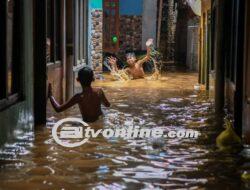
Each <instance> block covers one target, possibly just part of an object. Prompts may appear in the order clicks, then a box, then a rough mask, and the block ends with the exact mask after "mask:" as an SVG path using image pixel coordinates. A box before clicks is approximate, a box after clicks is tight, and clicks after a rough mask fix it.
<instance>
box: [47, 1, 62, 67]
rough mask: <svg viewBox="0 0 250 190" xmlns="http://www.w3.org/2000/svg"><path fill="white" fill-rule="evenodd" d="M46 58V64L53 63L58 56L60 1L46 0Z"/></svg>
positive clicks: (59, 56) (57, 59) (58, 58)
mask: <svg viewBox="0 0 250 190" xmlns="http://www.w3.org/2000/svg"><path fill="white" fill-rule="evenodd" d="M46 25H47V26H46V27H47V31H46V33H47V34H46V38H47V39H46V54H47V55H46V57H47V63H51V62H53V63H55V62H56V61H59V60H60V58H61V55H60V43H61V40H60V26H61V23H60V0H47V16H46Z"/></svg>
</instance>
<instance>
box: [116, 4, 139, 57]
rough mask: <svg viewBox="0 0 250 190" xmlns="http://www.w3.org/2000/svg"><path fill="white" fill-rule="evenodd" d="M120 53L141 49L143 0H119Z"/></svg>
mask: <svg viewBox="0 0 250 190" xmlns="http://www.w3.org/2000/svg"><path fill="white" fill-rule="evenodd" d="M119 6H120V28H119V29H120V31H119V32H120V51H119V52H120V53H121V54H123V53H125V51H126V50H132V51H136V50H141V47H142V13H143V0H137V1H134V0H120V2H119Z"/></svg>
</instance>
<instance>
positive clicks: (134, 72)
mask: <svg viewBox="0 0 250 190" xmlns="http://www.w3.org/2000/svg"><path fill="white" fill-rule="evenodd" d="M151 44H153V40H152V39H149V40H148V41H147V43H146V46H147V55H146V57H144V58H143V59H141V60H136V57H135V54H134V53H128V54H127V55H126V58H127V63H128V68H126V69H125V72H126V73H127V74H128V75H130V76H131V77H132V79H140V78H144V75H145V73H144V70H143V63H145V62H147V61H149V60H150V50H151V49H150V45H151ZM108 61H109V63H110V65H111V68H112V70H113V71H114V72H118V67H117V59H116V58H114V57H109V59H108Z"/></svg>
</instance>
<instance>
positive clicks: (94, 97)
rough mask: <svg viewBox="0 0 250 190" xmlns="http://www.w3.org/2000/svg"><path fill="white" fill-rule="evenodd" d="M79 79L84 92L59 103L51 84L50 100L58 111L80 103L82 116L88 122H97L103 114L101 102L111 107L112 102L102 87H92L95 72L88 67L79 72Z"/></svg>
mask: <svg viewBox="0 0 250 190" xmlns="http://www.w3.org/2000/svg"><path fill="white" fill-rule="evenodd" d="M77 81H78V82H79V83H80V84H81V86H82V92H81V93H79V94H76V95H74V96H73V97H72V98H71V99H70V100H69V101H68V102H66V103H65V104H63V105H59V104H58V103H57V101H56V100H55V98H54V97H53V95H52V87H51V84H49V89H48V92H49V93H48V96H49V99H50V102H51V104H52V106H53V108H54V109H55V111H56V112H62V111H65V110H67V109H68V108H70V107H72V106H74V105H75V104H78V106H79V108H80V111H81V114H82V118H83V120H84V121H86V122H95V121H96V120H98V118H99V116H100V115H102V110H101V104H103V105H104V106H106V107H110V103H109V101H108V100H107V98H106V97H105V95H104V92H103V90H102V89H101V88H92V87H91V83H92V82H93V81H94V73H93V71H92V70H91V69H90V68H88V67H84V68H83V69H81V70H80V71H79V72H78V78H77Z"/></svg>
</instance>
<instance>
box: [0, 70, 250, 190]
mask: <svg viewBox="0 0 250 190" xmlns="http://www.w3.org/2000/svg"><path fill="white" fill-rule="evenodd" d="M195 81H196V75H194V74H169V75H168V76H167V77H165V78H163V79H162V81H145V80H138V81H130V82H128V83H121V82H97V83H96V84H95V85H97V86H103V87H104V89H105V92H106V94H107V96H108V97H109V100H110V101H111V103H112V107H111V108H110V109H106V108H104V113H105V116H104V117H103V118H102V119H101V120H100V121H98V122H96V123H95V124H94V125H95V127H104V128H105V127H113V128H115V127H118V126H124V127H126V126H130V125H133V124H134V125H139V126H143V127H150V128H151V127H152V128H156V127H161V128H164V129H167V130H170V129H176V130H178V129H195V130H198V131H200V132H201V134H202V135H201V136H200V138H199V139H196V140H195V139H182V140H179V139H160V140H154V139H137V140H121V139H104V138H101V137H99V138H97V139H92V140H91V141H90V142H89V143H87V144H84V145H83V146H81V147H79V148H75V149H67V148H63V147H61V146H60V145H57V144H56V143H55V142H54V140H53V139H52V136H51V127H52V124H53V122H55V121H56V120H58V119H59V118H63V117H66V116H74V117H81V116H80V114H79V111H78V108H73V109H71V110H70V111H67V112H66V113H62V114H59V115H54V116H55V117H52V116H53V114H54V112H49V113H48V118H49V122H48V124H47V126H46V127H40V128H39V129H38V130H36V132H35V135H34V134H33V133H32V132H29V131H27V132H26V133H24V134H23V133H22V134H18V133H17V134H16V137H17V139H16V143H15V144H7V145H6V147H5V149H3V150H2V151H1V154H0V159H1V161H0V166H1V168H0V189H178V188H179V189H181V188H184V189H186V188H190V189H203V188H204V189H207V188H211V189H236V188H237V189H239V188H240V187H242V188H244V187H245V188H246V187H247V183H243V181H242V180H241V178H240V176H241V174H242V172H243V170H247V168H249V167H248V166H247V164H245V165H244V166H243V156H240V155H239V154H237V153H222V152H219V151H218V150H217V148H216V146H215V138H216V136H217V134H218V132H219V129H218V127H215V117H214V114H213V105H212V102H211V101H209V100H208V97H207V95H206V93H205V92H199V93H198V92H195V91H193V90H192V89H193V84H194V83H195ZM245 154H246V153H245ZM245 159H246V156H245ZM244 163H247V162H246V161H244Z"/></svg>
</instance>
